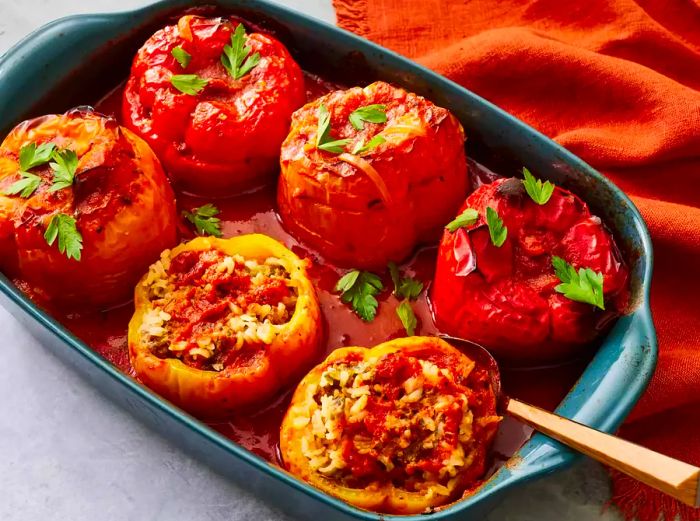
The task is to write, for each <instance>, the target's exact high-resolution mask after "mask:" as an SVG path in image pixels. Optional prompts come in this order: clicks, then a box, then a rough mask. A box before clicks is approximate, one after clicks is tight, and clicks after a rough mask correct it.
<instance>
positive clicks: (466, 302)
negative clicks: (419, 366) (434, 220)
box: [431, 178, 629, 365]
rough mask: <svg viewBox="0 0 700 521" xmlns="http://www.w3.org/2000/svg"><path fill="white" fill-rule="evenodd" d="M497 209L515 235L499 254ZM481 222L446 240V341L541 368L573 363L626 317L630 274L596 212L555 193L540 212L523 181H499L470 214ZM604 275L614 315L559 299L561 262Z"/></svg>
mask: <svg viewBox="0 0 700 521" xmlns="http://www.w3.org/2000/svg"><path fill="white" fill-rule="evenodd" d="M488 206H490V207H492V208H493V209H494V210H496V212H497V213H498V215H499V217H500V218H502V219H503V222H504V224H505V226H506V227H507V228H508V237H507V239H506V241H505V243H504V244H503V246H501V247H500V248H497V247H495V246H494V245H493V244H492V242H491V240H490V237H489V231H488V227H487V226H486V224H485V218H484V215H485V212H486V207H488ZM466 208H473V209H475V210H477V211H478V212H479V216H480V217H479V220H478V221H477V222H476V223H475V224H474V225H473V226H471V227H469V228H460V229H458V230H457V231H456V232H454V233H451V232H449V231H447V230H445V232H444V233H443V237H442V241H441V243H440V247H439V252H438V261H437V267H436V271H435V277H434V280H433V285H432V289H431V303H432V307H433V312H434V316H435V320H436V324H437V325H438V327H439V328H440V330H441V331H443V332H444V333H447V334H450V335H453V336H458V337H462V338H466V339H468V340H472V341H474V342H478V343H480V344H482V345H484V346H485V347H487V348H488V349H489V350H490V351H491V352H492V353H493V354H494V355H495V356H496V357H497V358H499V359H500V360H501V361H504V362H507V363H509V364H513V365H537V364H542V363H551V362H560V361H565V360H568V359H571V358H572V357H575V356H577V355H579V354H580V353H581V351H582V350H584V349H585V348H586V346H588V345H590V344H591V342H593V341H594V340H595V339H596V338H597V337H598V336H599V335H600V334H601V333H602V332H603V331H604V330H605V328H606V325H608V324H610V322H611V321H612V319H614V318H615V317H616V316H618V315H619V314H620V313H621V312H623V311H624V309H625V307H626V306H627V300H628V295H629V292H628V279H629V272H628V269H627V267H626V265H625V263H624V261H623V260H622V257H621V255H620V252H619V251H618V248H617V246H616V245H615V241H614V239H613V237H612V235H611V234H610V232H609V231H608V230H607V229H606V227H605V225H604V224H603V223H602V222H601V220H600V219H599V218H598V217H595V216H593V215H591V213H590V210H589V209H588V206H587V205H586V204H585V203H584V202H583V201H582V200H581V199H580V198H578V197H577V196H576V195H574V194H572V193H571V192H569V191H568V190H565V189H563V188H560V187H556V188H555V190H554V193H553V195H552V197H551V199H550V200H549V201H548V202H547V203H546V204H544V205H538V204H536V203H535V202H534V201H532V199H531V198H530V197H529V196H528V195H527V193H526V192H525V190H524V187H523V184H522V181H521V180H520V179H516V178H511V179H499V180H496V181H494V182H493V183H490V184H487V185H483V186H481V187H480V188H478V189H477V190H476V191H475V192H474V193H472V194H471V195H470V196H469V198H468V199H467V200H466V202H465V203H464V205H463V207H462V209H461V210H460V212H461V211H463V210H464V209H466ZM553 255H556V256H559V257H562V258H563V259H565V260H566V261H568V262H569V263H571V264H572V265H573V266H574V267H575V268H577V269H578V268H579V267H586V268H591V269H592V270H594V271H596V272H601V273H602V274H603V279H604V282H603V290H604V296H605V307H606V310H605V311H602V310H599V309H597V308H595V307H593V306H592V305H589V304H584V303H580V302H574V301H572V300H569V299H568V298H566V297H564V296H563V295H562V294H560V293H558V292H556V291H555V289H554V288H555V287H556V286H557V285H558V284H559V283H560V280H559V279H558V278H557V276H556V275H555V273H554V268H553V267H552V256H553Z"/></svg>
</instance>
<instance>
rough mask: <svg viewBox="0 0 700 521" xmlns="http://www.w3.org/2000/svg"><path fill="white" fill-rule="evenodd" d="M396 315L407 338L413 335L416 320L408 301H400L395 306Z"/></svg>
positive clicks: (416, 323)
mask: <svg viewBox="0 0 700 521" xmlns="http://www.w3.org/2000/svg"><path fill="white" fill-rule="evenodd" d="M396 314H397V315H398V316H399V319H400V320H401V323H402V324H403V327H404V329H405V330H406V334H407V335H408V336H413V335H415V334H416V326H418V320H417V319H416V314H415V313H414V312H413V308H412V307H411V303H410V302H409V301H408V299H404V300H402V301H401V303H400V304H399V305H398V306H396Z"/></svg>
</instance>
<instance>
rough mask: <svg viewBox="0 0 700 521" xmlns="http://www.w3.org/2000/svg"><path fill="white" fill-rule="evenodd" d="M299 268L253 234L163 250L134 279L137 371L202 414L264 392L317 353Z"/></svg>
mask: <svg viewBox="0 0 700 521" xmlns="http://www.w3.org/2000/svg"><path fill="white" fill-rule="evenodd" d="M306 267H307V261H305V260H302V259H299V258H298V257H297V256H296V255H294V253H292V252H291V251H290V250H288V249H287V248H285V247H284V245H282V244H281V243H279V242H277V241H276V240H274V239H272V238H270V237H267V236H265V235H258V234H253V235H242V236H239V237H234V238H231V239H216V238H214V237H206V238H205V237H199V238H196V239H194V240H192V241H190V242H188V243H186V244H181V245H180V246H177V247H176V248H174V249H173V250H172V251H169V250H166V251H165V252H163V254H162V255H161V259H160V260H159V261H158V262H156V263H154V264H153V265H151V267H150V268H149V271H148V273H147V274H146V275H145V276H144V277H143V278H142V279H141V280H140V281H139V283H138V285H137V286H136V291H135V308H136V310H135V313H134V316H133V317H132V319H131V322H130V324H129V357H130V359H131V364H132V366H133V367H134V370H135V371H136V375H137V376H138V378H139V379H140V380H141V381H142V382H143V383H145V384H146V385H147V386H148V387H150V388H151V389H153V390H154V391H156V392H157V393H159V394H161V395H162V396H164V397H165V398H167V399H169V400H170V401H172V402H174V403H175V404H177V405H179V406H181V407H182V408H183V409H185V410H187V411H189V412H192V413H193V414H197V415H200V416H204V417H207V418H209V417H211V418H218V417H224V416H226V415H229V414H230V413H231V412H232V411H235V410H236V409H239V408H241V407H244V406H246V405H250V404H254V403H258V402H261V401H263V400H265V399H267V398H270V397H271V396H272V395H274V394H275V393H276V392H277V391H279V390H280V389H281V388H282V387H284V386H285V385H286V384H288V383H289V382H290V381H291V379H292V378H294V377H295V376H298V375H299V373H303V371H305V370H306V369H307V368H308V366H309V365H310V364H312V363H313V361H314V359H315V357H316V356H318V354H319V347H320V343H321V340H322V336H323V327H322V324H321V312H320V309H319V305H318V300H317V298H316V293H315V291H314V288H313V286H312V285H311V282H310V281H309V279H308V277H307V273H306Z"/></svg>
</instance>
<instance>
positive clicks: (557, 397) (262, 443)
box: [16, 74, 588, 468]
mask: <svg viewBox="0 0 700 521" xmlns="http://www.w3.org/2000/svg"><path fill="white" fill-rule="evenodd" d="M305 82H306V96H307V100H313V99H316V98H317V97H319V96H320V95H322V94H325V93H327V92H329V91H331V90H333V89H336V88H340V86H339V85H336V84H333V83H330V82H327V81H325V80H323V79H321V78H319V77H317V76H314V75H310V74H306V75H305ZM123 88H124V85H121V86H119V87H117V88H115V89H114V90H113V91H112V92H111V93H109V94H108V95H107V96H105V98H103V99H102V100H100V101H99V103H97V105H96V108H97V110H98V111H100V112H102V113H104V114H107V115H112V116H114V117H116V118H117V119H120V113H121V99H122V92H123ZM469 166H470V176H471V177H472V179H473V180H475V179H476V180H478V181H479V182H490V181H492V180H493V179H494V178H495V176H494V175H493V174H492V173H491V172H489V171H488V170H486V169H484V168H482V167H480V166H479V165H477V164H476V163H474V162H470V163H469ZM275 198H276V191H275V189H274V187H270V188H266V189H264V190H260V191H257V192H254V193H250V194H245V195H243V196H241V197H235V198H231V199H224V200H220V201H217V202H216V205H217V207H218V208H219V209H220V210H221V213H220V214H219V215H218V216H217V217H219V218H220V219H221V225H222V227H221V228H222V232H223V234H224V236H225V237H230V236H233V235H238V234H244V233H264V234H266V235H269V236H271V237H273V238H276V239H278V240H280V241H282V242H283V243H284V244H286V245H287V246H288V247H290V248H291V249H292V250H293V251H294V252H295V253H297V254H298V255H300V256H307V257H309V258H310V259H311V260H312V261H314V262H313V265H312V267H311V269H310V270H309V275H310V277H311V280H312V282H313V284H314V286H315V287H316V291H317V294H318V297H319V302H320V305H321V308H322V311H323V315H324V316H325V318H326V319H327V323H326V329H327V336H326V344H325V350H324V351H323V353H321V354H320V355H319V360H318V361H319V362H320V361H321V360H322V359H323V358H325V357H326V356H327V355H328V354H329V353H330V352H331V351H333V350H334V349H336V348H337V347H340V346H350V345H360V346H373V345H376V344H379V343H381V342H384V341H386V340H387V339H391V338H396V337H399V336H403V335H404V334H405V333H404V330H403V326H402V325H401V322H400V321H399V319H398V318H397V316H396V313H395V308H396V306H397V305H398V300H397V299H396V297H395V296H394V295H393V294H392V293H391V280H390V279H389V277H388V275H386V274H383V275H382V280H383V282H384V287H385V290H384V291H383V292H382V293H380V294H379V295H378V296H377V300H378V301H379V309H378V313H377V317H376V318H375V320H374V321H372V322H371V323H366V322H363V321H362V320H360V319H359V318H358V317H357V316H356V315H355V314H354V313H353V311H352V310H351V309H350V308H349V307H348V306H347V305H345V304H343V303H341V302H340V299H339V298H338V295H337V294H336V293H334V292H333V287H334V285H335V283H336V282H337V281H338V278H339V276H340V274H342V273H343V270H341V269H339V268H337V267H335V266H333V265H332V264H329V263H323V264H321V263H319V262H317V261H316V260H315V259H317V257H315V254H314V252H311V251H307V250H305V249H304V248H303V247H301V246H300V245H299V244H298V243H297V242H296V240H295V239H294V238H293V237H291V236H290V235H289V234H288V233H287V232H286V231H285V230H284V228H282V226H281V224H280V222H279V220H278V217H277V215H276V213H275V208H276V204H275ZM207 202H210V201H209V200H206V199H200V198H197V197H193V196H187V195H179V196H178V204H179V206H180V208H179V209H180V210H191V209H192V208H194V207H198V206H201V205H203V204H206V203H207ZM180 233H181V236H182V237H183V239H189V238H191V237H192V236H193V233H192V231H191V228H190V226H189V225H188V224H186V223H185V221H184V220H183V221H181V223H180ZM436 258H437V248H435V247H430V248H425V249H421V250H419V251H418V252H417V253H416V254H415V255H414V257H413V258H411V259H410V260H409V261H407V262H406V263H404V264H403V265H402V266H401V270H402V272H403V273H404V274H405V275H406V276H411V277H414V278H416V279H419V280H421V281H423V282H424V283H426V285H427V284H428V283H429V281H430V280H431V279H432V276H433V273H434V270H435V262H436ZM16 283H17V284H18V285H19V287H20V288H21V289H22V290H23V291H25V292H27V293H28V294H31V293H32V292H31V288H29V287H28V286H27V285H26V284H25V283H23V282H22V281H16ZM428 290H429V288H426V290H424V291H423V293H421V295H420V296H419V298H418V300H417V301H416V302H414V304H413V307H414V310H415V313H416V316H417V318H418V327H417V329H416V334H420V335H433V334H437V333H438V330H437V328H436V327H435V325H434V323H433V319H432V316H431V311H430V308H429V305H428V302H427V299H426V294H427V293H428ZM47 307H48V306H47ZM49 310H50V311H51V312H52V314H53V315H54V316H56V317H59V319H60V320H61V322H62V323H64V324H65V325H66V326H67V327H68V328H69V329H70V330H71V331H72V332H73V333H74V334H75V335H76V336H78V337H79V338H81V339H83V340H84V341H85V342H87V343H88V345H90V346H91V347H92V348H93V349H95V351H96V352H98V353H99V354H101V355H102V356H104V357H105V358H106V359H107V360H109V361H110V362H111V363H113V364H114V365H115V366H116V367H118V368H119V369H121V370H122V371H124V372H125V373H127V374H130V375H132V376H133V374H134V373H133V369H132V368H131V367H130V365H129V356H128V348H127V339H126V331H127V324H128V322H129V319H130V318H131V315H132V313H133V307H132V306H131V305H127V306H122V307H119V308H116V309H112V310H110V311H106V312H95V313H89V314H82V315H77V314H73V315H68V316H66V315H64V314H62V313H61V312H60V311H59V310H56V309H50V308H49ZM587 362H588V360H587V359H580V360H578V361H576V362H574V363H571V364H568V365H565V366H561V367H556V368H551V369H547V368H544V369H537V370H529V371H509V370H507V369H502V372H501V377H502V384H503V390H504V392H505V393H507V394H508V395H509V396H513V397H516V398H519V399H522V400H525V401H527V402H529V403H533V404H535V405H538V406H540V407H544V408H549V409H552V408H554V407H556V405H557V404H558V403H559V402H560V401H561V400H562V398H563V397H564V396H565V395H566V393H567V392H568V390H569V389H570V388H571V386H572V385H573V384H574V383H575V382H576V380H577V379H578V377H579V376H580V374H581V372H582V370H583V369H584V368H585V366H586V364H587ZM292 390H293V389H287V390H285V391H283V392H282V393H281V394H280V395H279V397H278V398H277V399H276V400H275V401H274V402H273V403H271V404H270V405H269V406H268V407H266V408H264V409H263V410H260V408H256V409H255V410H251V411H249V412H241V413H239V414H236V415H235V416H233V417H232V418H230V420H229V421H226V422H218V423H211V424H210V425H211V426H212V427H213V428H215V429H216V430H218V431H219V432H221V433H222V434H224V435H225V436H227V437H229V438H231V439H232V440H233V441H235V442H236V443H238V444H240V445H241V446H242V447H244V448H246V449H248V450H250V451H252V452H253V453H255V454H257V455H259V456H261V457H262V458H265V459H266V460H268V461H270V462H273V463H278V461H279V460H278V452H277V451H278V449H277V447H278V443H279V428H280V424H281V423H282V418H283V416H284V413H285V412H286V410H287V407H288V405H289V401H290V399H291V391H292ZM531 432H532V430H531V429H530V428H529V427H525V426H523V425H522V424H519V423H517V422H515V421H513V420H510V419H509V418H507V417H506V418H505V419H504V420H503V423H502V424H501V427H500V429H499V431H498V434H497V436H496V440H495V443H494V446H493V454H494V459H495V461H494V464H493V468H497V467H499V466H501V465H502V464H503V462H504V461H505V460H507V459H508V458H509V457H510V456H511V455H512V454H514V453H515V452H516V451H517V449H518V448H519V447H520V446H521V445H522V444H523V443H524V442H525V441H526V440H527V439H529V437H530V435H531Z"/></svg>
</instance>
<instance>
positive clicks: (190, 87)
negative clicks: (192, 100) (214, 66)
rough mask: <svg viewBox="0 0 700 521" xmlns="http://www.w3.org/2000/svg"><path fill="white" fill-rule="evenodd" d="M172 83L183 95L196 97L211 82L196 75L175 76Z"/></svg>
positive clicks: (171, 79)
mask: <svg viewBox="0 0 700 521" xmlns="http://www.w3.org/2000/svg"><path fill="white" fill-rule="evenodd" d="M170 83H171V84H172V86H173V87H175V88H176V89H177V90H179V91H180V92H182V93H183V94H189V95H190V96H196V95H197V94H199V93H200V92H202V89H204V87H206V86H207V83H209V80H207V79H204V78H200V77H199V76H197V75H196V74H173V75H172V76H171V77H170Z"/></svg>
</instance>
